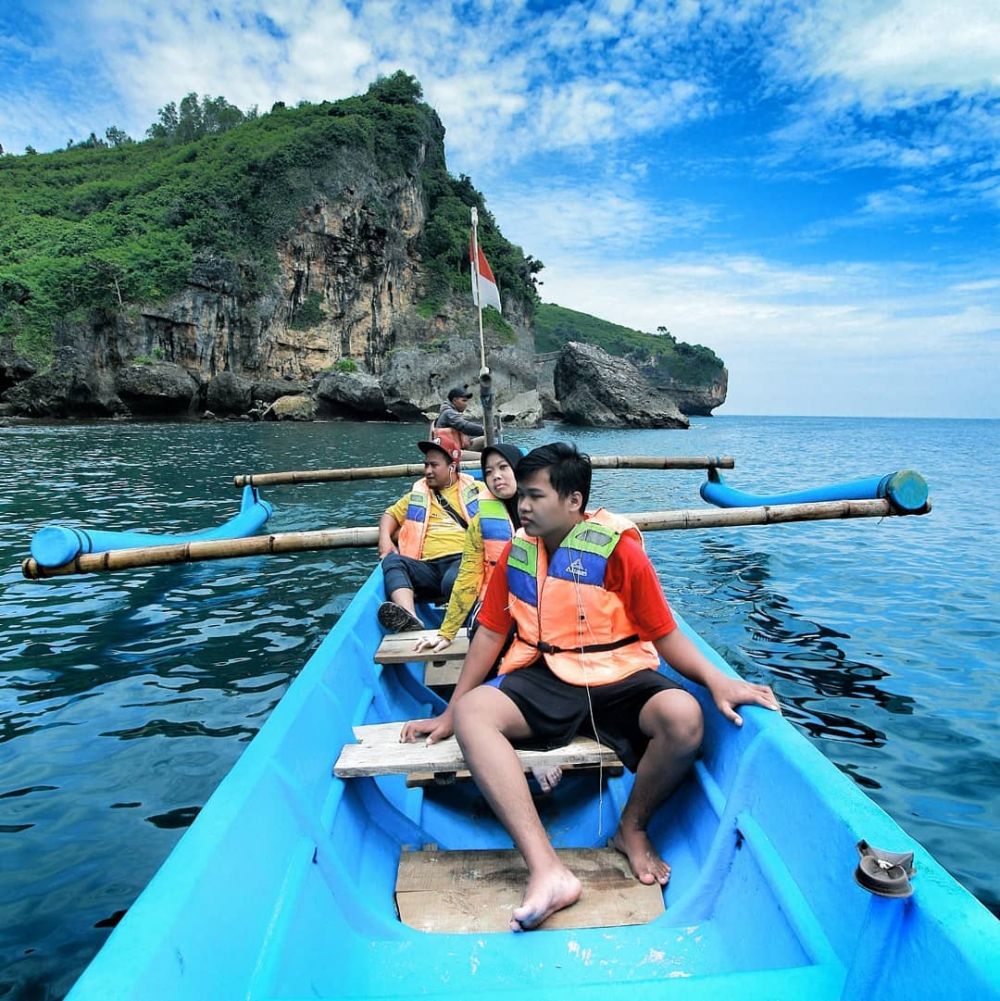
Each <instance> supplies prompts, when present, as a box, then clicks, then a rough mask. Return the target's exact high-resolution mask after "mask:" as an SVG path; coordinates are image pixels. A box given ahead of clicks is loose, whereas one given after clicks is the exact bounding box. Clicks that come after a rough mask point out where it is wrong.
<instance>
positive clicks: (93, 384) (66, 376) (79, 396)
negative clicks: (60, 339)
mask: <svg viewBox="0 0 1000 1001" xmlns="http://www.w3.org/2000/svg"><path fill="white" fill-rule="evenodd" d="M3 398H4V400H6V401H7V403H8V404H9V406H10V412H11V413H12V414H17V415H19V416H22V417H114V416H118V415H127V414H128V408H127V407H126V406H125V404H124V403H123V402H122V400H121V398H120V397H119V396H118V394H117V392H115V384H114V379H113V377H112V373H111V372H110V371H108V370H107V369H104V368H98V367H96V366H94V365H91V364H88V360H87V358H86V357H85V356H83V355H82V354H81V353H80V351H79V350H78V349H77V348H76V347H75V346H74V345H72V344H65V345H63V346H62V347H60V348H59V349H57V351H56V357H55V359H54V361H53V363H52V366H51V368H50V369H49V370H48V371H47V372H42V373H40V374H38V375H32V376H31V377H30V378H28V379H26V380H24V381H23V382H19V383H17V384H16V385H15V386H12V387H11V388H10V389H8V390H7V392H6V393H4V396H3Z"/></svg>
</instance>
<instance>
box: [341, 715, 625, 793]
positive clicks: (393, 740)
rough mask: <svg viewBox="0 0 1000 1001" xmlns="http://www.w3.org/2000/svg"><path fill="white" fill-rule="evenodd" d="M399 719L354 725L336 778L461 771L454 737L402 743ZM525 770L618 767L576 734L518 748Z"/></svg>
mask: <svg viewBox="0 0 1000 1001" xmlns="http://www.w3.org/2000/svg"><path fill="white" fill-rule="evenodd" d="M402 727H403V723H402V721H400V722H397V723H374V724H371V725H369V726H356V727H355V728H354V736H355V737H356V738H357V743H356V744H345V745H344V746H343V748H342V749H341V751H340V757H338V758H337V761H336V763H335V764H334V766H333V774H334V775H336V776H337V777H338V778H344V779H347V778H361V777H363V776H370V775H409V774H411V773H414V772H434V773H436V774H439V773H441V772H460V771H463V770H464V769H465V761H464V759H463V758H462V751H461V749H460V748H459V746H458V741H457V740H455V738H454V737H449V738H448V739H447V740H442V741H441V742H440V743H437V744H431V745H430V746H428V745H427V742H426V741H424V740H419V741H416V742H415V743H413V744H401V743H400V742H399V732H400V730H401V729H402ZM517 756H518V757H519V758H520V759H521V763H522V764H523V765H524V767H525V768H526V769H528V768H535V767H538V766H551V765H563V766H566V765H598V764H603V765H607V766H618V765H621V762H620V761H619V760H618V758H617V756H616V755H615V752H614V751H612V750H611V749H610V748H609V747H604V746H603V745H602V744H598V743H597V741H596V740H594V739H592V738H591V737H575V738H574V739H573V740H572V741H571V742H570V743H569V744H567V745H566V746H565V747H555V748H552V749H551V750H549V751H520V750H519V751H518V752H517Z"/></svg>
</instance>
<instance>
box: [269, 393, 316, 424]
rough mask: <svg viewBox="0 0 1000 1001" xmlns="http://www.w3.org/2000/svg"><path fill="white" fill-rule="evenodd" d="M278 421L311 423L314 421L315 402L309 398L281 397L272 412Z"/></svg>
mask: <svg viewBox="0 0 1000 1001" xmlns="http://www.w3.org/2000/svg"><path fill="white" fill-rule="evenodd" d="M272 412H273V414H274V416H275V418H276V419H277V420H279V421H312V420H315V419H316V401H315V400H314V399H313V398H312V397H311V396H281V397H279V398H278V399H277V400H275V401H274V407H273V410H272Z"/></svg>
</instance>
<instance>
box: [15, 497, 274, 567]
mask: <svg viewBox="0 0 1000 1001" xmlns="http://www.w3.org/2000/svg"><path fill="white" fill-rule="evenodd" d="M273 513H274V508H273V507H272V506H271V504H270V503H269V502H268V501H266V500H263V499H262V498H261V497H260V495H259V494H258V492H257V488H256V487H244V488H243V496H242V498H241V501H240V509H239V511H238V512H237V513H236V514H235V515H233V517H232V518H230V519H229V520H228V521H225V522H223V523H222V524H221V525H216V526H215V527H213V528H204V529H201V530H199V531H197V532H182V533H179V534H174V535H156V534H154V533H151V532H144V531H135V532H111V531H103V530H100V529H88V528H74V527H72V526H68V525H46V526H44V527H43V528H40V529H39V530H38V531H37V532H35V534H34V535H33V536H32V537H31V555H32V556H33V557H34V559H35V560H36V561H37V563H38V565H39V566H43V567H61V566H64V565H65V564H67V563H69V562H70V561H71V560H75V559H76V558H77V556H81V555H85V554H87V553H106V552H110V551H111V550H114V549H137V548H139V547H142V546H172V545H177V544H183V543H185V542H210V541H212V540H213V539H242V538H244V537H246V536H248V535H254V534H256V533H257V532H259V531H260V530H261V529H262V528H263V527H264V525H265V524H266V523H267V520H268V519H269V518H270V517H271V515H272V514H273Z"/></svg>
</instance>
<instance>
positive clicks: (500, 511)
mask: <svg viewBox="0 0 1000 1001" xmlns="http://www.w3.org/2000/svg"><path fill="white" fill-rule="evenodd" d="M479 528H480V529H481V531H482V534H483V582H482V584H481V585H480V587H479V600H480V601H482V600H483V596H484V595H485V594H486V588H487V587H488V586H489V583H490V578H491V577H492V576H493V571H494V570H495V569H496V565H497V562H498V560H499V559H500V556H501V554H502V553H503V551H504V547H505V546H506V545H507V543H508V542H510V540H511V539H512V538H513V536H514V526H513V524H512V523H511V520H510V515H509V514H508V513H507V507H506V505H505V504H504V502H503V501H501V500H497V499H496V498H495V497H494V496H493V495H492V494H485V495H483V496H482V497H480V500H479Z"/></svg>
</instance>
